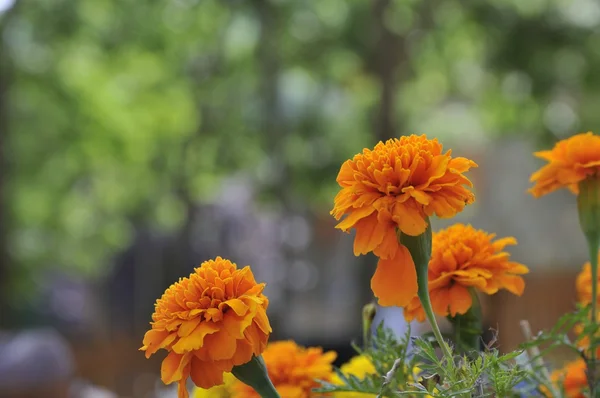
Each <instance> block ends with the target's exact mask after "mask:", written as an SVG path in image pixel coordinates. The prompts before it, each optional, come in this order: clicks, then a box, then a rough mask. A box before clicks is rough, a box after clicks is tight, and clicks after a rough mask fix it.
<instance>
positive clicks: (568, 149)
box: [529, 132, 600, 198]
mask: <svg viewBox="0 0 600 398" xmlns="http://www.w3.org/2000/svg"><path fill="white" fill-rule="evenodd" d="M534 155H535V156H537V157H539V158H542V159H545V160H547V161H548V162H549V163H548V164H547V165H545V166H544V167H542V168H541V169H540V170H538V171H536V172H535V173H533V174H532V175H531V179H530V181H531V182H533V183H535V185H534V186H533V187H532V188H531V189H529V192H531V194H532V195H533V196H535V197H536V198H538V197H540V196H542V195H545V194H547V193H550V192H553V191H555V190H557V189H559V188H568V189H569V190H570V191H571V192H573V193H574V194H578V193H579V186H578V184H579V183H580V182H581V181H583V180H584V179H586V177H588V176H590V175H595V174H596V175H597V174H598V173H599V172H600V137H599V136H597V135H594V134H593V133H592V132H588V133H582V134H577V135H574V136H572V137H569V138H567V139H564V140H561V141H559V142H557V143H556V145H555V146H554V148H552V150H550V151H540V152H535V153H534Z"/></svg>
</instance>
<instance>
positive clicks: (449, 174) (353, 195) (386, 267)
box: [331, 135, 477, 306]
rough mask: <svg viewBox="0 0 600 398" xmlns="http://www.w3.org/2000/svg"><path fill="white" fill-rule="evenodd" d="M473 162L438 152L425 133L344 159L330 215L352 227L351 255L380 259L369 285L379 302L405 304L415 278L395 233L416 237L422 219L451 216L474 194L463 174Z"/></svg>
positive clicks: (413, 289) (414, 288)
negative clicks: (338, 188)
mask: <svg viewBox="0 0 600 398" xmlns="http://www.w3.org/2000/svg"><path fill="white" fill-rule="evenodd" d="M476 166H477V165H476V164H475V162H473V161H471V160H469V159H466V158H462V157H457V158H453V157H452V156H451V151H450V150H448V151H447V152H445V153H444V152H442V145H441V144H440V143H439V142H438V141H437V140H436V139H433V140H430V139H427V137H426V136H425V135H421V136H416V135H411V136H405V137H401V138H400V139H392V140H388V141H386V142H385V143H383V142H379V143H378V144H377V145H376V146H375V148H374V149H372V150H371V149H364V150H363V152H362V153H359V154H357V155H355V156H354V157H353V158H352V159H351V160H347V161H346V162H345V163H344V164H343V165H342V167H341V169H340V172H339V174H338V176H337V182H338V184H339V185H340V187H341V190H340V191H339V193H338V194H337V195H336V197H335V199H334V208H333V210H332V211H331V214H332V215H333V216H334V217H335V218H336V220H340V219H341V218H342V217H344V216H345V218H344V219H343V220H342V221H341V222H340V223H339V224H338V225H337V226H336V228H339V229H341V230H342V231H345V232H349V231H350V230H351V229H352V228H354V229H355V230H356V236H355V238H354V254H355V255H357V256H358V255H361V254H367V253H369V252H373V253H374V254H375V255H376V256H378V257H379V258H380V260H379V263H378V266H377V270H376V271H375V275H374V276H373V279H372V280H371V287H372V289H373V293H374V294H375V296H377V297H378V298H379V304H381V305H385V306H389V305H399V306H403V305H406V304H407V303H408V302H409V301H410V300H411V298H412V297H414V296H415V294H416V293H417V277H416V272H415V269H414V264H413V262H412V258H411V255H410V253H409V251H408V249H407V248H406V247H404V246H402V245H400V244H399V243H398V237H397V232H399V233H402V234H407V235H410V236H418V235H421V234H422V233H424V232H425V230H426V228H427V217H429V216H432V215H434V214H435V215H437V216H438V217H452V216H454V215H455V214H456V213H458V212H460V211H462V210H463V208H464V207H465V205H467V204H470V203H472V202H473V201H474V200H475V196H474V195H473V193H472V192H471V191H469V190H468V189H467V187H471V186H472V184H471V181H470V180H469V179H468V178H467V177H465V176H464V175H463V173H464V172H466V171H468V170H469V169H470V168H472V167H476Z"/></svg>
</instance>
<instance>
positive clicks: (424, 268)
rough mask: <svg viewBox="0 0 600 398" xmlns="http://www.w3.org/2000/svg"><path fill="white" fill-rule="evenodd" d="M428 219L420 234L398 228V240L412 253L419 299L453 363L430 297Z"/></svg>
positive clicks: (440, 343)
mask: <svg viewBox="0 0 600 398" xmlns="http://www.w3.org/2000/svg"><path fill="white" fill-rule="evenodd" d="M426 221H427V224H428V226H427V229H426V230H425V232H423V233H422V234H421V235H419V236H410V235H406V234H403V233H401V232H400V231H399V230H398V232H397V233H398V241H399V242H400V243H401V244H402V245H404V246H406V248H407V249H408V251H409V252H410V255H411V257H412V259H413V262H414V263H415V268H416V271H417V284H418V291H417V295H418V296H419V300H421V306H422V307H423V310H424V312H425V316H426V317H427V320H428V321H429V323H430V324H431V329H432V331H433V335H434V336H435V339H436V340H437V342H438V344H439V345H440V348H441V349H442V352H443V353H444V356H445V357H446V359H447V360H448V362H450V363H453V361H454V359H453V357H452V354H451V353H450V347H449V346H448V344H446V342H445V341H444V338H443V337H442V332H441V331H440V327H439V326H438V324H437V321H436V319H435V315H434V313H433V308H432V306H431V299H430V298H429V278H428V275H427V273H428V268H429V259H430V258H431V239H432V233H431V223H430V222H429V218H426Z"/></svg>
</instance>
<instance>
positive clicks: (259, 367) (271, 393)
mask: <svg viewBox="0 0 600 398" xmlns="http://www.w3.org/2000/svg"><path fill="white" fill-rule="evenodd" d="M231 373H233V375H234V376H235V377H237V378H238V380H240V381H241V382H243V383H245V384H247V385H249V386H250V387H252V388H253V389H254V391H256V392H257V393H258V395H260V396H261V398H281V396H280V395H279V393H278V392H277V390H276V389H275V386H274V385H273V383H272V382H271V379H270V378H269V374H268V372H267V366H266V365H265V361H264V360H263V358H262V356H258V357H255V356H253V357H252V359H251V360H250V361H249V362H246V363H245V364H243V365H239V366H234V367H233V369H232V370H231Z"/></svg>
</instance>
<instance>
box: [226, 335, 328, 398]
mask: <svg viewBox="0 0 600 398" xmlns="http://www.w3.org/2000/svg"><path fill="white" fill-rule="evenodd" d="M336 356H337V354H336V353H335V352H333V351H329V352H326V353H323V350H322V349H321V348H319V347H309V348H304V347H301V346H299V345H297V344H296V343H295V342H293V341H291V340H287V341H276V342H273V343H270V344H269V345H268V346H267V349H266V350H265V352H264V353H263V359H264V361H265V364H266V366H267V371H268V372H269V378H270V379H271V381H272V382H273V385H274V386H275V389H276V390H277V392H278V393H279V394H280V395H281V397H282V398H310V397H315V396H317V395H318V394H314V393H313V392H312V389H313V388H318V387H319V386H320V384H319V383H318V382H317V381H315V379H319V380H325V381H327V380H331V377H332V375H333V368H332V362H333V361H334V360H335V358H336ZM233 396H234V397H235V398H255V397H256V398H260V396H259V395H258V394H257V393H256V392H255V391H254V390H253V389H252V388H251V387H249V386H247V385H246V384H243V383H241V382H237V383H236V384H235V386H234V395H233Z"/></svg>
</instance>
